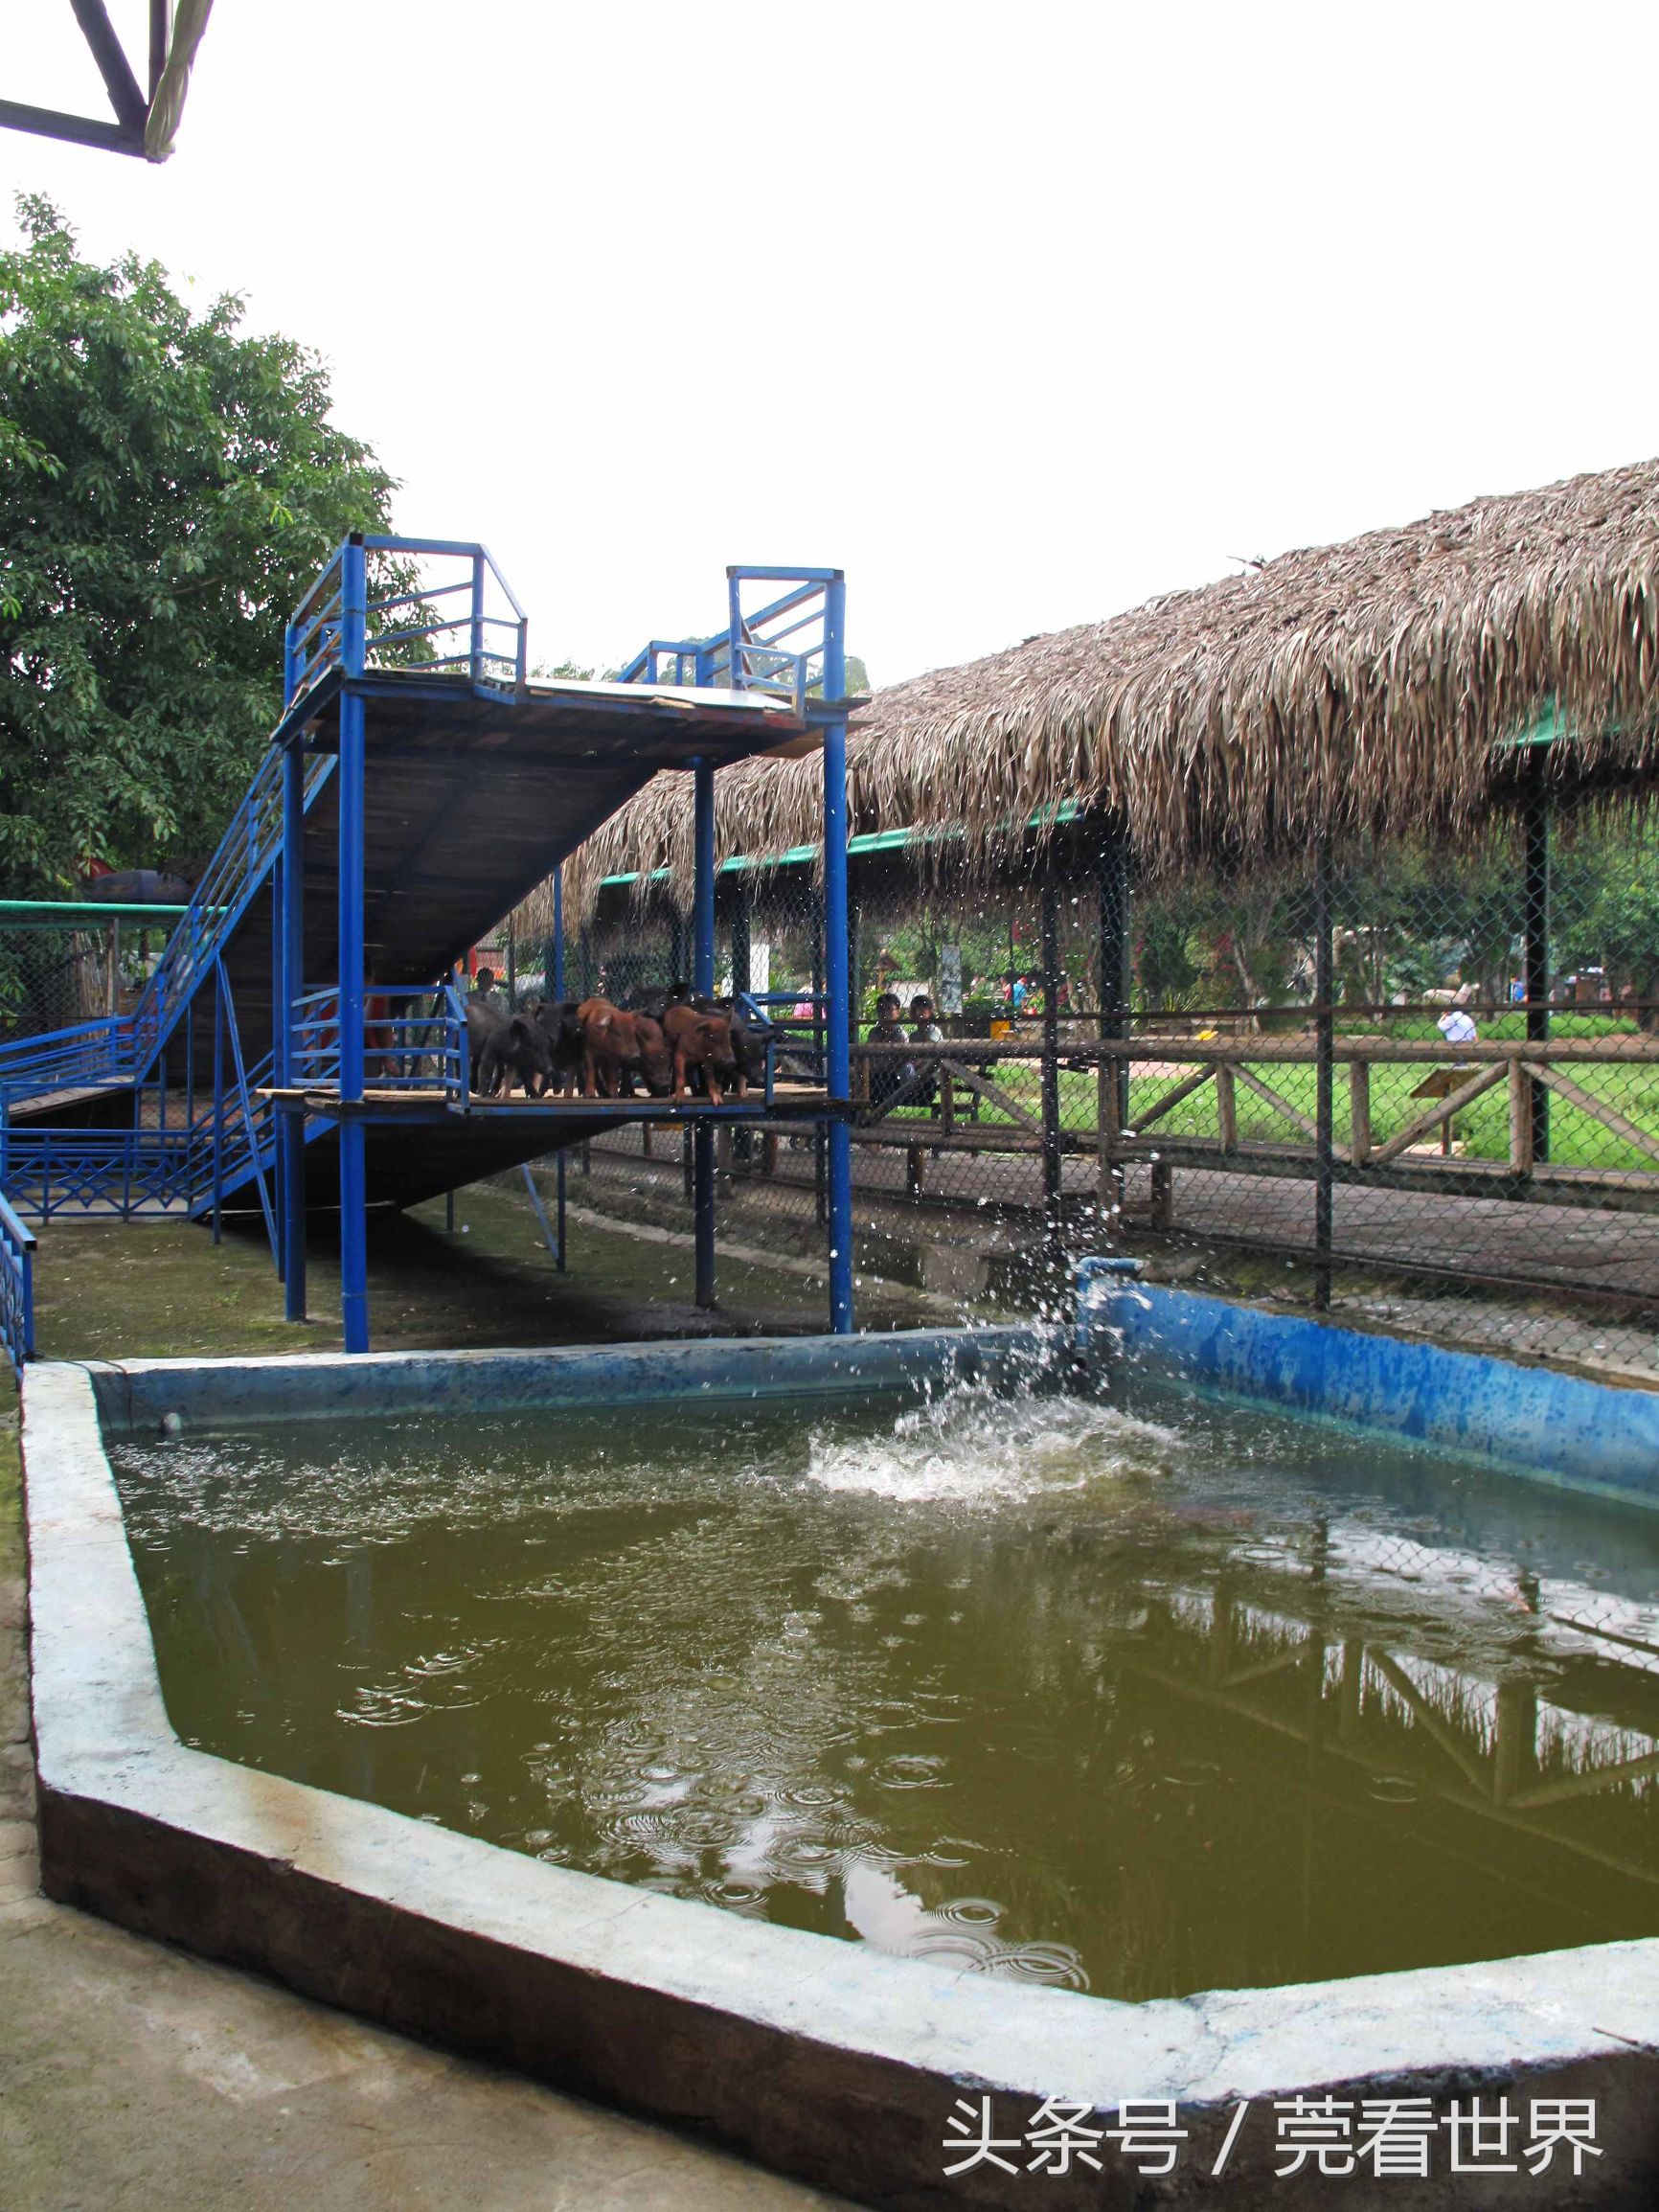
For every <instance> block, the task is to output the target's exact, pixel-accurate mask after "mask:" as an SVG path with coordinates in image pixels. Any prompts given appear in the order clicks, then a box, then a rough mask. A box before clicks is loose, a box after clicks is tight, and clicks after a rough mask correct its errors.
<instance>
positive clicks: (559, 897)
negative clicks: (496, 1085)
mask: <svg viewBox="0 0 1659 2212" xmlns="http://www.w3.org/2000/svg"><path fill="white" fill-rule="evenodd" d="M549 981H550V984H551V986H552V992H553V996H554V998H555V999H556V1000H561V999H562V998H563V997H564V870H563V868H562V867H559V868H556V869H555V870H554V872H553V967H552V972H551V974H550V977H549ZM564 1152H565V1148H564V1147H563V1146H562V1145H561V1146H560V1147H559V1150H558V1158H557V1171H558V1216H557V1220H558V1250H557V1253H556V1254H555V1256H554V1261H555V1265H556V1266H557V1269H558V1271H559V1273H560V1274H561V1275H562V1274H563V1273H564V1262H565V1242H564V1167H565V1160H564Z"/></svg>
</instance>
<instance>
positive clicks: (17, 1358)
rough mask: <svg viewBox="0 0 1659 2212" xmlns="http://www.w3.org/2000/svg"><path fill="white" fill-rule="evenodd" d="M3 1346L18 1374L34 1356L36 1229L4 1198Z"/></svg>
mask: <svg viewBox="0 0 1659 2212" xmlns="http://www.w3.org/2000/svg"><path fill="white" fill-rule="evenodd" d="M0 1346H3V1347H4V1349H5V1353H6V1357H7V1358H8V1359H9V1360H10V1361H11V1366H12V1370H13V1372H14V1373H15V1374H17V1375H19V1376H20V1375H21V1374H22V1372H23V1362H24V1361H25V1360H26V1359H33V1358H34V1231H33V1230H32V1229H29V1228H26V1227H25V1226H24V1224H23V1222H21V1221H20V1220H18V1218H17V1216H16V1214H15V1213H14V1212H13V1211H12V1209H11V1206H10V1205H9V1204H8V1203H7V1201H6V1199H5V1198H4V1197H0Z"/></svg>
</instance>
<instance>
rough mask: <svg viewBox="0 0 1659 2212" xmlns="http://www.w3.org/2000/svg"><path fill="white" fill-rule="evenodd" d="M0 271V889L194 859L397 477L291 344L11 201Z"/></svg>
mask: <svg viewBox="0 0 1659 2212" xmlns="http://www.w3.org/2000/svg"><path fill="white" fill-rule="evenodd" d="M17 210H18V215H19V218H20V221H21V225H22V229H23V232H24V236H25V239H26V243H25V244H24V246H23V247H22V248H21V249H20V250H16V251H11V252H6V253H0V887H3V888H4V889H5V890H6V891H7V892H9V893H10V894H11V895H13V896H27V895H37V896H38V895H47V894H51V893H59V894H61V893H62V892H63V891H64V890H66V889H68V888H69V887H70V886H71V885H72V884H73V882H74V879H75V878H76V876H77V875H78V873H79V872H80V870H81V869H82V868H83V867H84V865H85V863H86V862H87V861H88V860H89V859H92V858H94V857H96V856H102V857H103V858H106V859H108V860H109V861H111V862H112V863H115V864H125V865H147V864H156V863H165V862H171V863H173V864H178V863H180V862H184V863H186V864H188V862H189V861H190V860H191V859H192V858H193V857H199V856H201V855H205V853H206V852H207V851H208V850H210V849H211V847H212V846H213V845H214V843H215V842H216V839H217V836H218V833H219V832H220V830H221V828H222V826H223V822H224V818H225V816H226V814H227V812H228V811H229V810H230V808H231V806H232V804H233V803H234V801H235V799H236V797H237V795H238V793H239V789H240V787H242V785H243V784H244V783H245V781H246V778H247V775H248V773H249V771H250V769H251V767H252V766H253V764H254V763H255V761H256V760H257V758H258V755H259V752H260V749H261V744H262V743H263V741H264V739H265V737H266V735H267V734H268V732H269V730H270V727H271V725H272V723H273V722H274V720H275V719H276V716H277V713H278V710H279V707H280V705H281V689H282V640H283V626H284V620H285V617H286V615H287V612H288V610H289V609H290V608H291V607H292V605H293V604H294V602H295V601H296V600H297V599H298V597H299V595H300V593H301V591H302V590H303V589H304V588H305V586H306V584H307V582H308V581H309V579H310V577H311V576H312V574H313V573H314V572H315V571H316V569H317V568H318V567H319V566H320V565H321V563H322V562H323V560H324V559H327V557H328V554H329V552H330V549H331V548H332V547H333V546H334V545H335V544H336V543H337V542H338V541H339V540H340V539H341V538H342V537H343V536H346V534H347V533H348V532H349V531H352V530H376V529H380V530H383V529H386V528H387V527H388V526H389V509H388V502H389V497H390V493H391V491H392V490H393V482H392V479H391V478H390V477H389V476H388V475H387V474H386V472H385V470H384V469H383V468H382V467H380V466H379V464H378V463H377V462H376V460H375V456H374V454H373V453H372V452H371V450H370V449H369V447H368V446H367V445H364V444H363V443H362V442H361V441H360V440H358V439H355V438H352V437H349V436H347V435H346V433H345V432H344V431H342V430H340V429H338V428H336V427H335V425H334V424H333V423H332V422H330V420H329V403H330V393H329V380H328V376H327V374H326V372H325V370H324V368H323V365H322V363H321V362H320V361H319V360H318V358H317V356H316V355H315V354H314V353H310V352H309V351H307V349H306V348H305V347H304V346H301V345H298V344H296V343H295V342H294V341H293V340H291V339H288V338H282V337H269V338H256V337H249V336H246V335H244V334H243V333H242V332H241V331H240V328H239V326H240V323H241V319H242V304H241V302H240V301H239V299H237V298H235V297H234V296H226V297H223V298H220V299H217V300H215V301H213V302H212V303H211V304H210V305H208V306H207V307H206V308H205V310H204V311H202V312H200V313H193V312H192V309H191V308H190V306H189V305H187V303H186V302H185V301H184V300H182V299H181V298H180V297H179V296H178V294H177V292H176V291H175V290H174V289H173V288H172V286H171V285H170V282H169V280H168V278H167V276H166V274H165V272H164V271H163V270H162V269H161V268H160V267H159V266H158V265H157V264H156V263H155V262H145V261H141V260H140V259H139V258H138V257H137V256H136V255H132V254H128V255H125V256H124V257H123V258H122V259H120V260H119V261H117V262H113V263H112V264H111V265H110V266H108V267H101V266H99V265H97V264H96V263H93V262H86V261H82V260H81V259H80V257H79V254H78V249H77V243H76V239H75V235H74V233H73V232H72V231H71V230H70V229H69V228H68V226H67V225H66V224H65V223H64V221H63V220H62V219H61V218H60V217H59V216H58V215H57V211H56V209H54V208H53V207H52V206H51V205H50V204H49V203H48V202H46V201H45V200H43V199H39V198H35V197H28V196H25V197H20V198H19V200H18V202H17Z"/></svg>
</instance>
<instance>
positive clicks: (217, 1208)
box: [213, 961, 225, 1243]
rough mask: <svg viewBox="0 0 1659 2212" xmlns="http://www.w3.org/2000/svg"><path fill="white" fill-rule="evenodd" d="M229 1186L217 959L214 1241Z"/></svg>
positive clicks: (220, 979) (221, 995) (221, 978)
mask: <svg viewBox="0 0 1659 2212" xmlns="http://www.w3.org/2000/svg"><path fill="white" fill-rule="evenodd" d="M224 1186H225V978H224V969H223V968H222V967H221V966H220V964H219V963H218V961H215V962H214V1215H213V1219H214V1243H218V1241H219V1238H220V1236H221V1234H222V1232H223V1201H224Z"/></svg>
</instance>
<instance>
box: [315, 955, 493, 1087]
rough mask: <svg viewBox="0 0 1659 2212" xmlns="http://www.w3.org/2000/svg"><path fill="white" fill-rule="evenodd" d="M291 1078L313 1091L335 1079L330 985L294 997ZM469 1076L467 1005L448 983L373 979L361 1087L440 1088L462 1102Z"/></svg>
mask: <svg viewBox="0 0 1659 2212" xmlns="http://www.w3.org/2000/svg"><path fill="white" fill-rule="evenodd" d="M294 1007H295V1013H296V1015H297V1016H298V1018H297V1019H296V1021H295V1023H294V1060H293V1066H292V1073H293V1079H294V1081H295V1082H296V1083H300V1084H302V1085H304V1086H306V1087H307V1088H313V1089H330V1090H331V1089H336V1088H337V1087H338V1085H339V1081H340V1005H339V996H338V993H337V992H335V990H334V988H333V987H332V985H330V986H329V987H328V988H327V989H326V990H323V991H312V992H307V993H306V995H305V997H303V998H299V999H296V1000H295V1001H294ZM469 1074H470V1068H469V1063H468V1056H467V1049H466V1005H465V1002H464V1001H463V999H462V997H461V994H460V992H459V991H458V990H457V989H456V988H455V986H454V985H453V984H436V985H435V984H430V983H419V984H396V985H385V984H376V985H375V987H374V989H373V990H372V991H371V992H369V993H368V997H367V1003H366V1009H365V1013H364V1018H363V1087H364V1089H365V1090H372V1091H380V1092H393V1093H397V1094H411V1095H413V1094H420V1093H421V1092H432V1091H439V1090H441V1091H442V1092H443V1096H444V1101H445V1103H446V1104H447V1105H451V1106H456V1105H459V1106H465V1105H466V1096H467V1088H466V1086H467V1082H468V1078H469Z"/></svg>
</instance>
